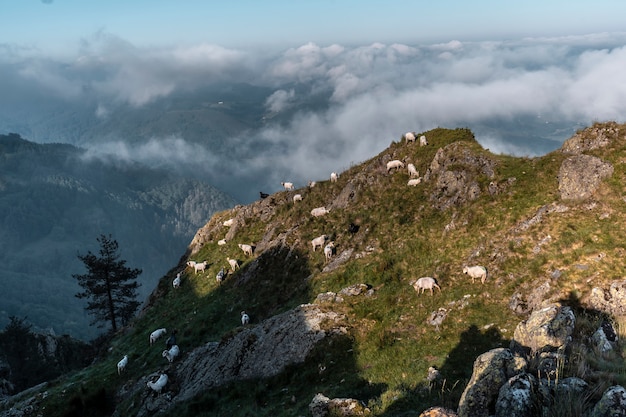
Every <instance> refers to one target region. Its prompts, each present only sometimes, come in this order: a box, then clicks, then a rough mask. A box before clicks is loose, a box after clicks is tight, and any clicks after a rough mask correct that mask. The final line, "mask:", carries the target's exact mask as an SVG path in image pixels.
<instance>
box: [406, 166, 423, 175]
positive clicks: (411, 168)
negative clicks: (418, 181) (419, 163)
mask: <svg viewBox="0 0 626 417" xmlns="http://www.w3.org/2000/svg"><path fill="white" fill-rule="evenodd" d="M406 167H407V169H408V170H409V177H411V178H413V177H419V176H420V173H419V172H418V171H417V168H415V165H413V164H408V165H407V166H406Z"/></svg>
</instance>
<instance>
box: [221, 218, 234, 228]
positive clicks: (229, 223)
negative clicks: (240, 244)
mask: <svg viewBox="0 0 626 417" xmlns="http://www.w3.org/2000/svg"><path fill="white" fill-rule="evenodd" d="M234 222H235V219H228V220H224V223H222V224H223V225H224V226H226V227H230V226H232V225H233V223H234Z"/></svg>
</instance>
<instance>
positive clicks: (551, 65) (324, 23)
mask: <svg viewBox="0 0 626 417" xmlns="http://www.w3.org/2000/svg"><path fill="white" fill-rule="evenodd" d="M625 16H626V1H624V0H597V1H594V2H591V1H588V0H585V1H580V0H578V1H575V0H567V1H562V0H556V1H555V0H541V1H539V0H526V1H516V2H511V1H502V0H498V1H495V0H493V1H492V0H489V1H484V0H483V1H469V0H463V1H461V0H459V1H451V0H448V1H446V0H438V1H435V0H429V1H408V0H385V1H367V0H316V1H303V0H288V1H287V0H285V1H277V0H255V1H252V0H229V1H226V0H220V1H199V0H186V1H160V0H152V1H143V0H45V1H41V0H0V133H2V132H3V131H4V132H6V131H15V130H12V129H14V126H22V125H23V123H24V121H23V115H24V114H28V115H29V116H32V117H31V118H34V117H35V115H33V111H34V110H33V109H35V108H38V106H39V105H40V104H42V102H49V103H54V105H53V106H55V107H56V106H58V105H60V104H58V103H68V104H72V103H73V104H74V105H77V104H76V103H80V104H78V105H79V106H83V103H88V104H85V105H84V106H91V107H87V108H86V111H88V112H90V114H91V115H92V117H93V118H94V119H95V122H94V121H91V122H92V123H97V122H98V121H100V120H105V119H107V118H109V117H111V115H112V114H115V112H116V111H118V110H120V109H122V110H121V111H124V110H123V109H127V108H129V106H130V107H131V108H141V107H142V106H145V105H147V104H150V103H153V102H156V101H158V100H165V101H167V100H168V98H169V97H171V96H172V95H174V94H184V93H185V92H189V91H199V90H201V89H202V88H203V87H206V86H208V85H221V84H223V83H238V84H240V85H246V84H252V85H255V86H261V87H263V88H264V89H266V91H269V93H268V95H267V98H266V99H265V101H264V102H263V103H262V105H264V106H265V109H266V111H267V113H266V115H267V117H266V120H268V122H267V123H264V124H263V127H262V128H260V129H259V130H258V131H255V132H245V133H241V134H240V135H233V137H229V138H228V145H229V146H230V147H231V148H230V152H231V153H229V154H228V155H227V156H226V155H216V154H215V152H214V150H213V149H209V148H208V147H207V148H201V147H199V145H198V144H197V143H192V141H191V140H189V139H188V138H186V137H185V136H184V135H182V134H177V135H175V136H174V137H173V136H165V135H164V136H158V135H155V137H151V138H147V139H146V142H145V143H136V142H135V143H133V144H129V143H125V142H124V138H119V140H111V139H110V138H102V139H101V140H100V141H99V142H98V143H92V144H91V146H93V148H92V150H93V152H96V153H97V152H105V153H107V154H111V153H114V154H117V155H118V156H120V157H124V158H132V159H141V160H142V161H143V162H145V163H147V164H150V163H151V162H155V161H158V162H160V163H162V162H163V161H166V162H168V163H171V164H172V166H173V167H176V166H180V165H187V166H188V165H190V164H192V163H195V164H197V166H198V169H199V170H200V169H205V170H206V169H214V170H215V172H213V173H211V177H217V176H219V175H221V172H222V171H224V167H223V166H222V165H223V162H222V161H225V160H230V159H231V158H233V156H232V155H236V156H237V157H239V158H240V159H242V160H246V161H247V165H246V166H245V168H241V170H242V173H241V175H242V176H245V175H248V176H249V175H250V173H251V172H252V173H253V174H254V176H255V177H257V178H267V181H268V182H269V183H270V184H272V185H273V186H276V187H279V185H280V182H281V181H285V180H287V181H290V180H293V181H294V182H296V183H298V184H302V183H304V184H306V182H307V181H308V180H315V179H320V178H322V179H324V178H327V175H328V173H330V172H333V171H336V172H341V171H342V170H345V169H347V168H348V167H349V166H350V165H351V164H353V163H355V162H360V161H363V160H365V159H368V158H370V157H371V156H372V155H375V154H377V153H379V152H380V151H381V150H382V149H384V148H385V147H387V146H388V145H389V143H390V142H391V141H392V140H398V138H399V137H401V135H402V134H403V133H405V132H407V131H415V132H426V131H428V130H429V129H433V128H436V127H448V128H455V127H469V128H471V129H472V130H474V131H475V132H477V136H476V137H477V140H478V141H479V142H480V143H481V144H482V145H483V146H484V147H485V148H489V149H490V150H491V151H493V152H495V153H505V154H512V155H530V156H535V155H538V154H541V153H542V152H544V153H545V152H547V151H550V150H553V149H556V148H558V147H559V146H560V143H561V142H562V141H563V140H565V139H567V138H568V137H569V136H570V135H571V134H572V133H573V132H574V131H575V130H576V129H578V128H581V127H584V126H588V125H590V124H591V123H593V122H595V121H607V120H614V121H617V122H620V123H623V122H625V121H626V112H625V110H624V109H626V75H625V71H624V68H626V28H625V27H624V24H623V19H624V17H625ZM294 86H296V87H294ZM311 93H313V94H311ZM314 96H315V97H317V99H319V97H325V98H327V102H326V103H323V105H320V103H311V101H310V100H311V97H314ZM13 98H17V99H18V101H19V103H20V105H21V106H22V107H20V109H23V110H20V109H18V108H17V106H16V103H15V101H14V100H13ZM29 100H30V102H29ZM47 100H48V101H47ZM83 108H85V107H83ZM20 111H21V113H20ZM275 116H284V117H282V118H281V117H275ZM46 117H48V116H46V115H41V117H40V118H39V119H38V120H39V121H38V122H37V123H39V126H40V129H39V130H38V131H39V132H42V133H41V136H40V137H27V138H28V139H30V140H34V141H37V142H56V141H59V140H60V139H59V137H58V136H55V134H51V135H49V136H45V134H46V132H47V130H46V129H45V127H43V125H44V124H45V120H46ZM285 118H290V119H289V120H288V122H286V123H282V124H280V125H277V124H273V123H272V122H271V120H275V119H281V120H282V121H284V120H285ZM528 120H533V121H534V123H535V124H537V123H538V124H540V125H542V126H544V125H545V127H546V129H543V130H545V131H546V132H548V133H546V134H545V135H544V136H542V140H543V139H545V141H544V145H542V146H539V147H538V146H537V145H536V142H533V141H529V140H526V137H524V135H532V133H528V132H518V131H512V132H502V131H499V130H497V129H495V130H494V129H486V128H484V127H485V126H493V125H494V121H495V123H501V122H505V123H510V125H511V126H518V125H519V124H520V123H521V122H520V121H528ZM81 122H82V121H81ZM85 123H87V121H85ZM481 126H482V127H483V128H482V130H478V129H479V128H480V127H481ZM563 126H565V127H566V128H563ZM18 133H19V132H18ZM61 133H62V132H61ZM256 140H260V141H262V143H264V144H267V143H269V144H272V145H273V146H269V147H267V148H268V151H267V152H265V151H259V150H258V149H259V146H254V144H255V141H256ZM81 145H82V144H81ZM248 148H249V149H250V150H248ZM276 148H283V149H285V151H284V152H282V153H280V154H277V153H276V152H272V151H271V149H276ZM329 149H332V152H329V151H328V150H329ZM243 171H246V172H243ZM228 172H229V175H233V176H236V175H238V173H233V172H232V169H231V168H228ZM263 188H264V189H266V190H267V191H272V189H271V187H267V188H266V187H263ZM255 190H256V188H255ZM255 192H256V191H255Z"/></svg>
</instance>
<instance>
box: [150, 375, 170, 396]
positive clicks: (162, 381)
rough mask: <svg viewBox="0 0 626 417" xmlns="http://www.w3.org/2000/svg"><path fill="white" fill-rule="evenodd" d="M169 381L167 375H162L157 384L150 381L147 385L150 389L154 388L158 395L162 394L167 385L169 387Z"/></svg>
mask: <svg viewBox="0 0 626 417" xmlns="http://www.w3.org/2000/svg"><path fill="white" fill-rule="evenodd" d="M167 380H168V377H167V374H161V376H159V379H157V380H156V381H155V382H152V381H148V383H147V384H146V385H147V386H148V387H149V388H152V390H153V391H154V392H156V393H157V394H160V393H161V390H162V389H163V388H164V387H165V385H167Z"/></svg>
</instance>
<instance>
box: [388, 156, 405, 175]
mask: <svg viewBox="0 0 626 417" xmlns="http://www.w3.org/2000/svg"><path fill="white" fill-rule="evenodd" d="M398 168H404V162H402V161H400V160H399V159H394V160H393V161H389V162H387V172H389V171H391V170H392V169H398Z"/></svg>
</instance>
